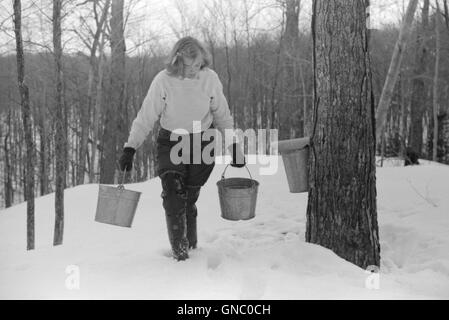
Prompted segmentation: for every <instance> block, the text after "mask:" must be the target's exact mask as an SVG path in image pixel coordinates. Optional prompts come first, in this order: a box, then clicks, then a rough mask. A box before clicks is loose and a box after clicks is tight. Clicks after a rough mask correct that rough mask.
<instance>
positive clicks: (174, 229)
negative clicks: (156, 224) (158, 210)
mask: <svg viewBox="0 0 449 320" xmlns="http://www.w3.org/2000/svg"><path fill="white" fill-rule="evenodd" d="M161 181H162V194H161V196H162V199H163V202H162V204H163V206H164V209H165V217H166V221H167V231H168V238H169V240H170V245H171V248H172V253H173V257H174V258H175V259H176V260H178V261H181V260H186V259H188V258H189V255H188V247H189V242H188V240H187V217H186V205H187V191H186V187H185V183H184V177H183V176H182V175H181V174H179V173H177V172H167V173H165V174H164V175H163V176H161Z"/></svg>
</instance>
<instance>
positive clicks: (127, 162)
mask: <svg viewBox="0 0 449 320" xmlns="http://www.w3.org/2000/svg"><path fill="white" fill-rule="evenodd" d="M135 153H136V149H134V148H131V147H126V148H125V149H123V153H122V156H121V157H120V160H119V164H120V170H121V171H124V170H125V169H126V171H131V169H132V168H133V157H134V154H135Z"/></svg>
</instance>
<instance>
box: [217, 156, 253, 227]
mask: <svg viewBox="0 0 449 320" xmlns="http://www.w3.org/2000/svg"><path fill="white" fill-rule="evenodd" d="M228 166H229V164H228V165H227V166H226V168H225V169H224V171H223V173H222V175H221V180H220V181H218V182H217V186H218V196H219V198H220V208H221V217H222V218H223V219H226V220H232V221H238V220H249V219H252V218H254V217H255V212H256V201H257V191H258V187H259V182H258V181H256V180H253V179H252V177H251V173H250V172H249V170H248V167H246V165H245V167H246V170H248V173H249V176H250V179H248V178H226V179H225V177H224V174H225V171H226V169H227V168H228Z"/></svg>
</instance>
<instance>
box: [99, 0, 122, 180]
mask: <svg viewBox="0 0 449 320" xmlns="http://www.w3.org/2000/svg"><path fill="white" fill-rule="evenodd" d="M123 3H124V0H112V6H111V12H112V18H111V94H110V102H109V103H108V105H109V108H108V109H109V110H108V112H107V113H106V114H105V122H106V123H105V131H104V149H103V153H102V155H103V157H102V166H101V175H100V182H101V183H108V184H112V183H114V175H115V168H116V159H117V144H119V150H121V148H122V147H123V145H121V142H124V141H121V140H123V139H122V138H121V136H122V135H124V133H123V132H124V130H125V128H126V126H127V125H126V123H124V121H123V118H124V113H125V112H124V111H123V109H125V107H124V106H123V97H124V88H125V51H126V47H125V39H124V34H123V32H124V30H123V5H124V4H123ZM125 111H126V109H125ZM122 131H123V132H122Z"/></svg>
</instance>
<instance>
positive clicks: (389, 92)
mask: <svg viewBox="0 0 449 320" xmlns="http://www.w3.org/2000/svg"><path fill="white" fill-rule="evenodd" d="M417 5H418V0H411V1H410V2H409V3H408V7H407V12H406V14H405V17H404V19H403V21H402V26H401V30H400V31H399V37H398V40H397V42H396V46H395V47H394V51H393V56H392V58H391V62H390V68H389V69H388V74H387V78H386V79H385V84H384V87H383V90H382V95H381V96H380V100H379V104H378V106H377V114H376V120H377V126H376V140H377V141H381V135H382V133H383V130H384V126H385V122H386V118H387V113H388V108H389V106H390V103H391V98H392V96H393V90H394V87H395V84H396V79H397V77H398V75H399V71H400V67H401V61H402V57H403V54H404V51H405V47H406V45H407V40H408V38H409V37H410V33H411V26H412V22H413V17H414V15H415V10H416V7H417Z"/></svg>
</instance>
